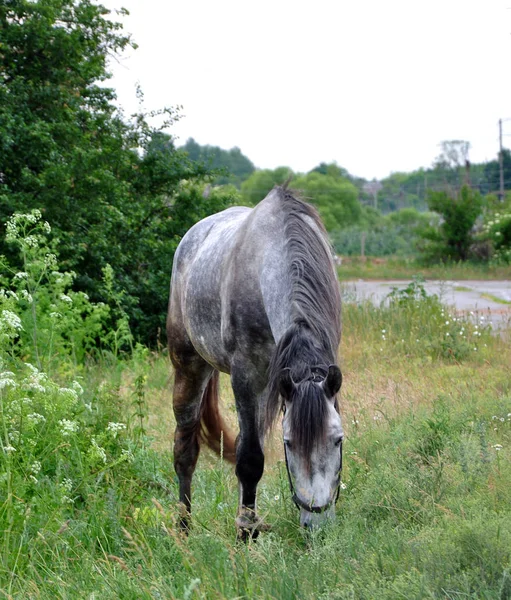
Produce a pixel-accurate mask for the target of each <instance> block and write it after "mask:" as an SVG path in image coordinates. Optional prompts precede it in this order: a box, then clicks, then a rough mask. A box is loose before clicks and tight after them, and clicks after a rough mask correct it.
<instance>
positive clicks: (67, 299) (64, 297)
mask: <svg viewBox="0 0 511 600" xmlns="http://www.w3.org/2000/svg"><path fill="white" fill-rule="evenodd" d="M60 299H61V300H62V301H63V302H68V303H69V304H71V303H72V302H73V300H72V299H71V298H70V297H69V296H68V295H67V294H60Z"/></svg>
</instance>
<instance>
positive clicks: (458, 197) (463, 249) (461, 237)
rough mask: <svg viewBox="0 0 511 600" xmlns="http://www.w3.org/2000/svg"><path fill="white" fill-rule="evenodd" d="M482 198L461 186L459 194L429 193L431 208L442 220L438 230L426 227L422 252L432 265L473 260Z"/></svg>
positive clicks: (423, 232) (423, 233) (422, 234)
mask: <svg viewBox="0 0 511 600" xmlns="http://www.w3.org/2000/svg"><path fill="white" fill-rule="evenodd" d="M482 205H483V203H482V198H481V194H480V193H479V192H477V191H475V190H472V189H471V188H470V187H469V186H467V185H464V186H462V188H461V190H460V191H459V192H458V193H456V194H449V193H448V192H446V191H433V192H430V194H429V197H428V206H429V208H430V210H432V211H434V212H436V213H438V214H439V215H440V216H441V217H442V222H441V223H440V225H439V226H438V227H433V226H427V227H424V228H423V229H422V230H421V232H420V236H421V238H422V240H423V242H422V244H421V251H422V253H423V255H424V257H425V258H426V259H427V260H429V261H442V262H445V261H448V260H453V261H460V260H462V261H464V260H467V259H468V258H469V257H470V247H471V245H472V244H473V242H474V237H473V228H474V225H475V222H476V220H477V218H478V217H479V215H480V214H481V210H482Z"/></svg>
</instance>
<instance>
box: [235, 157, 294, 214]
mask: <svg viewBox="0 0 511 600" xmlns="http://www.w3.org/2000/svg"><path fill="white" fill-rule="evenodd" d="M292 174H293V171H291V169H290V168H289V167H278V168H277V169H274V170H273V171H272V170H271V169H262V170H257V171H254V172H253V173H252V175H250V177H248V179H246V180H245V181H244V182H243V183H242V184H241V197H242V200H243V202H244V203H245V204H247V205H248V206H255V205H256V204H257V203H258V202H260V201H261V200H262V199H263V198H264V197H265V196H266V195H267V194H268V192H269V191H270V190H272V189H273V187H274V186H276V185H282V184H283V183H285V182H286V180H287V179H289V177H290V175H292Z"/></svg>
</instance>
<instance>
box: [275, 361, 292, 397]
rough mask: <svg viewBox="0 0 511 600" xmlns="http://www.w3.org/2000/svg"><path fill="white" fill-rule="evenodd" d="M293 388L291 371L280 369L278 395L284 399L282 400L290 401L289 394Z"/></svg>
mask: <svg viewBox="0 0 511 600" xmlns="http://www.w3.org/2000/svg"><path fill="white" fill-rule="evenodd" d="M294 386H295V382H294V381H293V378H292V377H291V369H290V368H288V367H287V368H285V369H282V372H281V374H280V380H279V393H280V395H281V396H282V397H283V398H284V400H290V399H291V392H292V391H293V388H294Z"/></svg>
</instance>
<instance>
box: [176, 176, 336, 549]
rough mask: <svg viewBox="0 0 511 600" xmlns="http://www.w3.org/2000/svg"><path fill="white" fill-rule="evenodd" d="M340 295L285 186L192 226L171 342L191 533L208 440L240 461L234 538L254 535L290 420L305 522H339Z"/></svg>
mask: <svg viewBox="0 0 511 600" xmlns="http://www.w3.org/2000/svg"><path fill="white" fill-rule="evenodd" d="M340 315H341V297H340V289H339V282H338V279H337V273H336V269H335V264H334V259H333V252H332V248H331V246H330V243H329V240H328V236H327V233H326V230H325V228H324V226H323V224H322V222H321V219H320V216H319V214H318V212H317V210H316V209H315V208H314V207H313V206H311V205H310V204H308V203H306V202H304V201H302V200H301V199H300V198H299V197H298V195H297V194H296V193H295V192H292V191H291V190H289V189H288V188H287V186H280V187H279V186H277V187H275V188H274V189H273V190H272V191H271V192H270V193H269V194H268V195H267V196H266V197H265V198H264V199H263V200H262V201H261V202H260V203H259V204H257V205H256V206H255V207H254V208H248V207H231V208H228V209H226V210H224V211H222V212H219V213H217V214H214V215H212V216H209V217H207V218H205V219H203V220H202V221H199V222H198V223H196V224H195V225H194V226H193V227H192V228H191V229H190V230H189V231H188V232H187V233H186V234H185V235H184V237H183V238H182V240H181V242H180V244H179V246H178V248H177V250H176V252H175V256H174V263H173V268H172V277H171V288H170V300H169V310H168V316H167V336H168V345H169V354H170V358H171V361H172V364H173V367H174V389H173V409H174V415H175V419H176V430H175V436H174V467H175V471H176V474H177V477H178V481H179V501H180V526H181V528H182V529H183V530H185V531H188V528H189V525H190V515H191V482H192V476H193V473H194V470H195V467H196V464H197V459H198V455H199V449H200V443H201V441H204V442H205V443H206V444H207V445H208V446H209V447H210V448H212V449H213V450H215V451H216V452H217V453H219V454H220V453H222V454H223V456H224V458H226V459H227V460H229V461H231V462H233V463H235V465H236V468H235V472H236V475H237V478H238V488H239V506H238V513H237V517H236V527H237V532H238V535H239V536H240V537H241V538H243V539H247V538H248V537H257V535H258V533H259V531H260V530H263V529H264V527H265V525H264V524H263V523H262V521H261V519H260V518H259V516H258V513H257V504H256V495H257V485H258V483H259V480H260V479H261V476H262V474H263V469H264V439H265V437H266V434H267V433H268V431H269V430H270V429H271V428H272V426H273V424H274V423H275V421H276V420H277V417H278V415H279V414H281V413H283V421H282V430H283V442H284V454H285V461H286V467H287V472H288V476H289V484H290V489H291V494H292V499H293V502H294V503H295V504H296V506H297V507H298V508H299V509H300V524H301V525H302V526H303V527H305V528H312V527H317V526H319V525H321V524H322V523H324V522H325V521H327V520H329V519H332V518H333V517H334V514H335V503H336V501H337V497H338V494H339V488H340V476H341V468H342V442H343V438H344V433H343V428H342V421H341V416H340V412H339V403H338V400H337V395H338V392H339V390H340V387H341V383H342V374H341V370H340V369H339V366H338V365H337V353H338V347H339V343H340V338H341V316H340ZM220 371H221V372H223V373H227V374H229V375H230V380H231V385H232V390H233V393H234V398H235V404H236V410H237V417H238V422H239V435H238V436H237V439H236V441H235V440H234V438H233V435H232V433H231V432H230V431H229V429H228V428H227V427H226V425H225V422H224V420H223V419H222V416H221V414H220V411H219V406H218V404H219V400H218V377H219V372H220Z"/></svg>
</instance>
